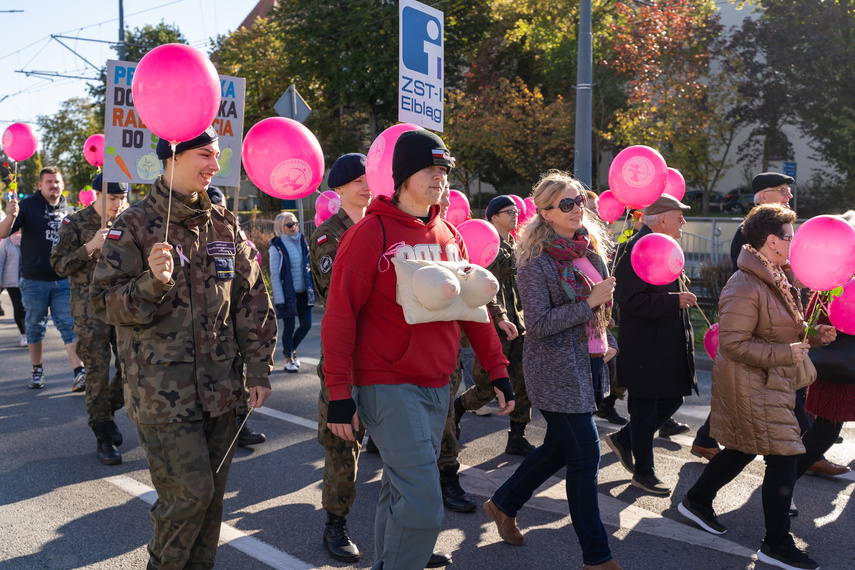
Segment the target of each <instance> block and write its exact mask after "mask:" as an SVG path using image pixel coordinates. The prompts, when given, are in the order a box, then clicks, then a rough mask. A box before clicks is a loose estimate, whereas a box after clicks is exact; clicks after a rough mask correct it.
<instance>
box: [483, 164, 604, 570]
mask: <svg viewBox="0 0 855 570" xmlns="http://www.w3.org/2000/svg"><path fill="white" fill-rule="evenodd" d="M583 191H584V189H583V187H582V185H581V184H580V183H579V182H578V181H577V180H575V179H573V178H572V177H571V176H570V175H569V174H566V173H564V172H559V171H550V172H549V173H547V174H546V175H544V176H543V177H542V178H541V180H540V182H538V184H537V185H536V186H535V190H534V196H533V197H534V203H535V205H536V206H537V214H536V215H535V216H534V217H533V218H532V220H531V221H530V222H529V224H528V225H527V226H525V228H524V230H523V236H522V239H521V241H520V243H519V245H518V246H517V256H518V263H519V265H518V270H517V284H518V287H519V292H520V296H521V298H522V304H523V309H524V311H525V314H526V327H527V337H528V339H527V340H526V344H525V347H524V352H523V354H524V360H523V367H524V370H525V377H526V379H527V382H528V395H529V399H530V400H531V403H532V404H533V405H534V406H536V407H537V408H538V409H540V410H541V413H542V414H543V416H544V418H546V423H547V430H546V437H545V439H544V442H543V445H542V446H540V447H539V448H537V449H536V450H534V451H533V452H532V453H531V454H530V455H529V456H528V457H526V459H525V460H524V461H523V463H522V464H521V465H520V466H519V468H518V469H517V470H516V472H514V474H513V475H511V477H510V478H509V479H508V480H507V481H505V482H504V483H503V484H502V486H501V487H499V489H498V490H497V491H496V492H495V493H494V494H493V497H492V498H491V499H490V500H489V501H487V503H485V505H484V509H485V510H486V511H487V514H488V516H490V518H492V519H493V520H495V521H496V525H497V527H498V530H499V535H500V536H501V537H502V539H503V540H504V541H505V542H508V543H509V544H513V545H517V546H521V545H522V544H523V542H524V537H523V535H522V534H521V533H520V531H519V529H518V528H517V526H516V515H517V512H518V511H519V510H520V509H521V508H522V507H523V505H525V503H526V502H527V501H528V500H529V499H530V498H531V496H532V493H533V492H534V491H535V490H536V489H537V488H538V487H539V486H540V485H541V484H543V483H544V482H545V481H546V480H547V479H548V478H549V477H551V476H552V475H554V474H555V473H556V472H558V471H559V470H560V469H562V468H565V469H566V470H567V480H566V485H567V501H568V505H569V508H570V513H571V515H572V518H573V529H574V530H575V531H576V535H577V537H578V539H579V542H580V544H581V547H582V559H583V561H584V564H585V566H584V568H586V569H594V568H596V569H598V570H619V569H620V566H619V565H618V564H617V562H615V561H614V559H613V558H612V555H611V550H610V549H609V544H608V534H607V533H606V531H605V528H604V527H603V524H602V522H601V520H600V508H599V501H598V499H597V474H598V465H599V461H600V441H599V437H598V435H597V429H596V427H595V425H594V420H593V412H594V410H595V409H596V399H597V398H598V397H600V396H602V395H603V393H604V392H608V386H609V379H608V372H607V368H606V367H604V366H603V364H604V362H605V361H608V360H609V359H611V358H613V357H614V356H615V354H616V353H617V349H616V348H615V346H616V344H617V343H616V341H615V339H614V337H612V335H611V333H610V332H609V331H608V329H607V326H606V325H607V323H608V320H609V311H610V305H611V300H612V291H613V289H614V284H615V280H614V278H613V277H609V276H608V271H607V267H606V263H605V261H604V259H605V255H606V253H607V247H608V244H609V240H608V237H607V235H606V233H605V231H604V229H603V227H602V225H601V224H600V223H599V222H597V221H596V219H595V218H594V217H593V216H591V215H590V214H589V213H588V212H587V211H586V210H585V208H584V206H583V204H584V201H585V197H584V196H583V195H582V194H581V192H583Z"/></svg>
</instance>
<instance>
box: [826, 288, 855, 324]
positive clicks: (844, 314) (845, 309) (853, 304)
mask: <svg viewBox="0 0 855 570" xmlns="http://www.w3.org/2000/svg"><path fill="white" fill-rule="evenodd" d="M828 318H829V319H830V320H831V324H832V325H834V328H836V329H837V330H839V331H841V332H844V333H846V334H851V335H855V281H847V282H846V283H844V284H843V294H842V295H840V296H839V297H835V298H834V300H833V301H831V304H830V305H829V306H828Z"/></svg>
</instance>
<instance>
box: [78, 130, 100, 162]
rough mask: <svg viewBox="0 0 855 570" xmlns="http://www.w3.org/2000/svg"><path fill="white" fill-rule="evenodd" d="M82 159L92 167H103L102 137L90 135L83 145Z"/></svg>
mask: <svg viewBox="0 0 855 570" xmlns="http://www.w3.org/2000/svg"><path fill="white" fill-rule="evenodd" d="M83 158H85V159H86V162H88V163H89V164H91V165H92V166H98V167H101V166H104V135H101V134H97V135H92V136H91V137H89V138H88V139H86V142H85V143H83Z"/></svg>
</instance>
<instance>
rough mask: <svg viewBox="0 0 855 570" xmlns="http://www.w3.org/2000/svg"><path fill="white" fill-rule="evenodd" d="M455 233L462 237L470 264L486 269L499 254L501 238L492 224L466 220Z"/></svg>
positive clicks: (483, 221)
mask: <svg viewBox="0 0 855 570" xmlns="http://www.w3.org/2000/svg"><path fill="white" fill-rule="evenodd" d="M457 231H459V232H460V235H461V236H462V237H463V243H464V245H466V251H467V253H468V254H469V259H470V261H472V263H474V264H476V265H480V266H481V267H487V266H488V265H490V264H491V263H493V260H494V259H496V255H498V253H499V244H500V243H501V238H500V237H499V232H498V231H496V228H494V227H493V224H491V223H490V222H487V221H485V220H466V221H465V222H463V223H462V224H460V225H459V226H457Z"/></svg>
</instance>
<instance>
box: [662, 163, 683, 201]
mask: <svg viewBox="0 0 855 570" xmlns="http://www.w3.org/2000/svg"><path fill="white" fill-rule="evenodd" d="M664 194H670V195H671V196H673V197H675V198H676V199H678V200H682V199H683V196H685V195H686V179H685V178H683V175H682V174H680V171H679V170H677V169H676V168H671V167H670V166H669V167H668V178H667V180H666V181H665V192H664Z"/></svg>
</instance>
